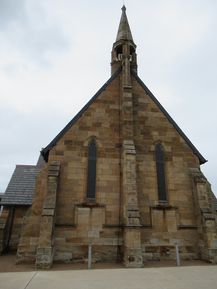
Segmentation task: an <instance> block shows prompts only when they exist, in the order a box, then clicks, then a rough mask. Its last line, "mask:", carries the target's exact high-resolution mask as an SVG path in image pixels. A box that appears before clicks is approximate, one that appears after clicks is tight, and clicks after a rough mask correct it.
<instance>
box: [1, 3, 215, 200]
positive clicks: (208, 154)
mask: <svg viewBox="0 0 217 289" xmlns="http://www.w3.org/2000/svg"><path fill="white" fill-rule="evenodd" d="M122 4H123V1H121V0H118V1H117V0H109V1H102V0H91V1H88V0H61V1H59V0H19V1H18V0H0V135H1V140H0V148H1V149H0V160H1V161H0V192H4V191H5V188H6V186H7V184H8V182H9V180H10V177H11V174H12V172H13V170H14V168H15V165H16V164H35V163H36V161H37V158H38V156H39V152H40V150H41V148H42V147H45V146H46V145H47V144H48V143H49V142H50V141H51V140H52V139H53V138H54V137H55V136H56V135H57V134H58V133H59V131H60V130H61V129H62V128H63V127H64V126H65V125H66V124H67V123H68V122H69V121H70V120H71V119H72V118H73V116H74V115H75V114H76V113H77V112H78V111H79V110H80V109H81V108H82V107H83V106H84V105H85V103H86V102H87V101H88V100H89V99H90V98H91V97H92V96H93V95H94V94H95V93H96V92H97V91H98V89H99V88H100V87H101V86H102V85H103V84H104V82H105V81H107V79H108V78H109V77H110V53H111V48H112V44H113V42H114V41H115V38H116V34H117V29H118V24H119V20H120V15H121V10H120V8H121V6H122ZM125 4H126V6H127V14H128V19H129V22H130V26H131V30H132V33H133V37H134V41H135V43H136V44H137V53H138V64H139V70H138V71H139V76H140V77H141V79H142V80H143V81H144V83H145V84H146V85H147V86H148V88H149V89H150V90H151V91H152V92H153V93H154V95H155V96H156V97H157V99H158V100H159V101H160V102H161V104H162V105H163V106H164V107H165V108H166V109H167V111H168V112H169V114H170V115H171V116H172V117H173V118H174V120H175V121H176V122H177V124H178V125H179V126H180V127H181V129H182V130H183V131H184V132H185V134H186V135H187V136H188V137H189V139H190V140H191V141H192V142H193V144H194V145H195V146H196V147H197V149H198V150H199V151H200V152H201V154H202V155H203V156H204V157H205V158H206V159H208V163H206V164H205V165H203V166H202V170H203V172H204V173H205V175H206V177H207V178H208V179H209V181H210V182H211V183H212V188H213V191H214V193H215V194H216V195H217V178H216V172H217V161H216V146H217V1H216V0H151V1H150V0H126V1H125Z"/></svg>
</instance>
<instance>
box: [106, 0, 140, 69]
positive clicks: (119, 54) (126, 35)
mask: <svg viewBox="0 0 217 289" xmlns="http://www.w3.org/2000/svg"><path fill="white" fill-rule="evenodd" d="M126 60H127V61H128V62H129V65H128V66H129V67H128V68H129V69H128V72H130V71H131V70H133V71H134V72H137V56H136V45H135V43H134V41H133V37H132V33H131V30H130V25H129V22H128V19H127V14H126V7H125V6H123V7H122V15H121V20H120V24H119V27H118V33H117V38H116V41H115V43H114V44H113V49H112V61H111V66H112V74H113V73H115V72H116V71H117V70H118V69H119V68H121V67H123V66H124V65H125V64H124V63H125V62H126Z"/></svg>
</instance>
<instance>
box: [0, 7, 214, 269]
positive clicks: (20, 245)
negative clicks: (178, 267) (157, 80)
mask: <svg viewBox="0 0 217 289" xmlns="http://www.w3.org/2000/svg"><path fill="white" fill-rule="evenodd" d="M111 69H112V76H111V78H110V79H109V80H108V81H107V82H106V83H105V84H104V85H103V87H102V88H101V89H100V90H99V91H98V92H97V93H96V94H95V96H94V97H93V98H92V99H91V100H90V101H89V102H88V103H87V104H86V106H85V107H84V108H83V109H82V110H81V111H80V112H79V113H78V114H77V115H76V116H75V117H74V118H73V119H72V121H71V122H70V123H68V124H67V126H66V127H65V128H64V129H63V130H62V131H61V132H60V133H59V134H58V135H57V136H56V137H55V138H54V139H53V140H52V141H51V143H50V144H49V145H48V146H47V147H46V148H44V149H43V150H42V151H41V156H42V157H43V160H40V162H39V164H38V165H37V166H17V168H16V170H15V173H14V177H13V176H12V179H11V181H10V183H9V186H8V188H7V190H6V193H5V196H4V197H2V200H1V204H2V205H4V208H3V212H2V215H1V218H0V250H1V251H2V252H4V250H6V248H10V247H13V248H14V249H15V250H16V251H17V261H18V262H20V263H22V262H35V264H36V266H37V267H38V268H50V267H51V266H52V263H53V262H55V261H61V262H83V261H84V260H86V258H87V247H88V244H90V243H91V244H92V248H93V260H95V261H96V262H115V261H120V262H123V263H124V264H125V266H127V267H142V266H144V265H145V264H146V262H148V261H149V260H158V259H159V260H162V259H175V245H176V244H177V245H178V246H179V251H180V256H181V258H182V259H202V260H206V261H209V262H212V263H216V262H217V213H216V209H217V208H216V199H215V196H214V194H213V193H212V191H211V187H210V184H209V182H208V181H207V179H206V178H205V177H204V175H203V174H202V172H201V170H200V165H202V164H204V163H205V162H206V160H205V159H204V157H203V156H202V155H201V154H200V152H199V151H198V150H197V149H196V148H195V146H194V145H193V144H192V143H191V142H190V140H189V139H188V138H187V136H186V135H185V134H184V133H183V131H182V130H181V129H180V128H179V127H178V125H177V124H176V123H175V122H174V120H173V119H172V118H171V117H170V116H169V114H168V113H167V112H166V110H165V109H164V108H163V107H162V106H161V104H160V103H159V102H158V100H157V99H156V98H155V97H154V96H153V94H152V93H151V92H150V91H149V89H148V88H147V87H146V86H145V84H144V83H143V82H142V80H141V79H140V78H139V76H138V74H137V57H136V45H135V43H134V41H133V37H132V34H131V30H130V26H129V23H128V20H127V16H126V8H125V6H124V7H123V8H122V16H121V20H120V25H119V29H118V34H117V39H116V42H115V43H114V45H113V49H112V61H111ZM20 171H22V174H21V173H20V182H21V179H22V176H23V179H22V180H24V179H25V182H26V180H27V183H28V180H30V179H31V180H32V183H31V186H29V184H28V185H27V184H25V185H24V184H23V187H24V186H26V187H27V189H26V187H25V190H22V185H20V192H19V194H20V196H21V198H20V199H19V201H17V202H16V201H15V200H16V199H17V197H16V195H15V193H16V190H17V186H18V185H16V184H15V183H14V182H15V175H16V176H17V175H19V172H20ZM30 171H31V173H30ZM27 175H28V176H29V178H28V177H27V178H25V176H27ZM16 182H19V178H17V177H16ZM28 186H29V187H28ZM30 187H31V188H30ZM28 188H29V195H28ZM30 191H31V193H30ZM17 194H18V193H17ZM31 194H33V196H32V197H31V196H30V195H31ZM22 196H23V199H22ZM28 196H29V200H28V201H26V199H28ZM31 198H32V199H31Z"/></svg>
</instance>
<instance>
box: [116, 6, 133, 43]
mask: <svg viewBox="0 0 217 289" xmlns="http://www.w3.org/2000/svg"><path fill="white" fill-rule="evenodd" d="M121 10H122V15H121V20H120V24H119V28H118V34H117V38H116V42H117V41H120V40H129V41H132V42H133V37H132V33H131V30H130V25H129V22H128V19H127V14H126V7H125V5H124V6H123V7H122V8H121Z"/></svg>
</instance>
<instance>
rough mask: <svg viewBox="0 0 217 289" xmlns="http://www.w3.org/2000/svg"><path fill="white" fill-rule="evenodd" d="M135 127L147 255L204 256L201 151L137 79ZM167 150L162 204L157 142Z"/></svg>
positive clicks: (147, 256) (141, 210)
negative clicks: (198, 180)
mask: <svg viewBox="0 0 217 289" xmlns="http://www.w3.org/2000/svg"><path fill="white" fill-rule="evenodd" d="M133 88H134V90H133V94H134V121H135V123H134V130H135V145H136V151H137V170H138V184H137V185H138V192H139V205H140V213H141V223H142V226H143V228H142V246H143V255H144V259H159V258H175V247H174V244H175V243H178V244H179V246H180V252H181V256H182V258H189V259H191V258H199V251H198V238H199V235H198V232H197V218H196V215H197V214H196V211H195V204H194V197H193V187H192V176H191V172H190V168H192V167H193V168H199V162H198V159H197V157H196V156H195V155H194V154H193V152H192V150H191V149H190V148H189V146H188V145H187V143H186V142H185V141H184V140H183V139H182V137H181V136H180V135H179V133H178V132H177V131H176V129H175V128H174V127H173V125H172V124H171V123H170V122H169V121H168V120H167V118H166V117H165V115H164V114H163V113H162V112H161V110H160V109H159V108H158V107H157V105H156V104H155V103H154V102H153V101H152V100H151V99H150V97H149V96H148V95H147V94H146V92H145V91H144V89H143V88H142V87H141V86H140V85H139V84H138V83H137V81H136V80H134V82H133ZM158 142H160V143H161V144H162V146H163V148H164V153H165V174H166V187H167V194H168V203H167V204H164V205H163V204H159V201H158V189H157V175H156V160H155V144H156V143H158Z"/></svg>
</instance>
